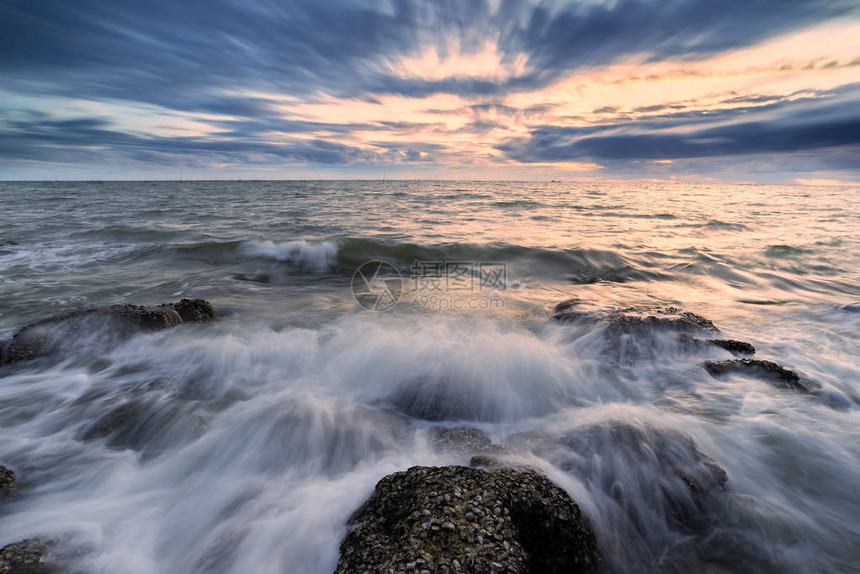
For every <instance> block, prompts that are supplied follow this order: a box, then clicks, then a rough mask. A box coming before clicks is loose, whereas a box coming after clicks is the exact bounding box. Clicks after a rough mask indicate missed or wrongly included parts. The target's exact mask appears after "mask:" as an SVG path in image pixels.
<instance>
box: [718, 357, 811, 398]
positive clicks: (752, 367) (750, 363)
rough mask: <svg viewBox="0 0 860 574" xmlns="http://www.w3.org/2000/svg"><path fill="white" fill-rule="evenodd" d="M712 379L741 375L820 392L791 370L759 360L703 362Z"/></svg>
mask: <svg viewBox="0 0 860 574" xmlns="http://www.w3.org/2000/svg"><path fill="white" fill-rule="evenodd" d="M702 366H703V367H704V368H705V370H706V371H708V373H710V374H711V376H713V377H718V376H721V375H727V374H732V373H742V374H746V375H749V376H753V377H757V378H760V379H764V380H765V381H767V382H769V383H771V384H773V385H775V386H777V387H780V388H783V389H791V390H794V391H799V392H801V393H807V394H814V393H817V392H818V391H820V390H821V385H819V384H818V383H816V382H814V381H810V380H808V379H806V378H804V377H801V376H800V375H798V374H797V373H796V372H794V371H792V370H791V369H787V368H785V367H783V366H782V365H780V364H778V363H774V362H773V361H763V360H760V359H734V360H730V361H705V362H704V363H702Z"/></svg>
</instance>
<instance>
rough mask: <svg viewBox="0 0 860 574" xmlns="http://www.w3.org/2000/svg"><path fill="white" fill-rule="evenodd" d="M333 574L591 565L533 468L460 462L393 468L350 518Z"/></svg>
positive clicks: (571, 518) (541, 572) (573, 522)
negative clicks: (481, 466) (478, 466)
mask: <svg viewBox="0 0 860 574" xmlns="http://www.w3.org/2000/svg"><path fill="white" fill-rule="evenodd" d="M349 526H350V531H349V533H348V534H347V536H346V538H344V540H343V542H342V543H341V547H340V551H341V556H340V560H339V562H338V565H337V569H336V573H337V574H358V573H363V572H415V573H420V572H421V571H427V572H451V573H454V572H467V573H468V572H482V573H483V572H488V573H489V572H505V573H506V572H511V573H515V574H516V573H525V572H531V573H532V574H549V573H556V572H557V573H562V572H565V573H576V572H590V571H592V570H593V569H594V568H595V566H596V565H597V563H598V562H599V560H600V553H599V551H598V548H597V542H596V539H595V537H594V534H593V533H592V531H591V528H590V526H589V523H588V521H587V519H586V518H585V517H583V516H582V514H581V512H580V510H579V507H578V506H577V505H576V503H575V502H574V501H573V500H571V499H570V497H569V496H568V495H567V493H565V492H564V491H563V490H561V489H560V488H558V487H557V486H555V485H553V484H552V483H551V482H550V481H549V480H548V479H547V478H546V477H544V476H542V475H540V474H537V473H535V472H524V471H521V470H512V469H504V470H498V471H492V472H491V471H485V470H478V469H473V468H467V467H462V466H447V467H439V468H433V467H413V468H410V469H409V470H407V471H405V472H398V473H394V474H391V475H389V476H387V477H385V478H383V479H382V480H380V481H379V483H378V484H377V485H376V490H375V491H374V493H373V495H371V497H370V498H369V499H368V501H367V502H365V504H364V505H363V506H362V507H361V508H359V509H358V510H357V511H356V512H355V514H353V516H352V518H350V520H349Z"/></svg>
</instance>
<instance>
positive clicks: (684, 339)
mask: <svg viewBox="0 0 860 574" xmlns="http://www.w3.org/2000/svg"><path fill="white" fill-rule="evenodd" d="M678 340H679V341H680V342H681V345H682V347H684V350H686V351H690V352H693V351H700V350H702V349H704V348H706V347H708V346H714V347H719V348H721V349H725V350H726V351H729V352H730V353H733V354H735V355H754V354H755V347H754V346H753V345H752V344H751V343H747V342H746V341H739V340H737V339H699V338H696V337H693V336H692V335H690V334H687V333H682V334H681V335H680V336H679V337H678Z"/></svg>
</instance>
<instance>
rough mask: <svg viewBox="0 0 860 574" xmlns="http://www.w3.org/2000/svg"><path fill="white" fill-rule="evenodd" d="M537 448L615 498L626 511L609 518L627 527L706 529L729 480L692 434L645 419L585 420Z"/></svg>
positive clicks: (550, 458)
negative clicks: (591, 422)
mask: <svg viewBox="0 0 860 574" xmlns="http://www.w3.org/2000/svg"><path fill="white" fill-rule="evenodd" d="M536 454H538V455H539V456H541V457H542V458H545V459H546V460H548V461H549V462H551V463H552V464H553V465H555V466H556V467H558V468H560V469H562V470H564V471H566V472H570V473H572V474H574V475H576V476H579V477H583V478H584V479H585V480H586V481H587V482H588V484H590V485H592V486H591V488H594V489H597V490H599V491H601V492H602V493H603V495H602V496H606V497H607V498H608V499H610V500H614V501H615V502H616V503H617V504H618V509H623V510H624V512H625V513H626V515H619V516H616V517H614V518H613V520H619V521H623V522H622V523H623V524H624V525H631V527H632V526H633V525H637V524H638V525H643V524H649V525H652V526H651V528H656V527H657V526H658V525H659V526H660V527H661V528H666V529H667V530H669V531H675V532H678V531H680V532H684V533H705V532H706V531H707V528H706V526H707V524H708V522H709V520H710V519H711V515H712V514H713V512H712V509H713V507H714V503H715V502H716V500H715V499H716V498H718V495H719V494H721V493H722V492H723V491H724V488H725V485H726V482H727V481H728V475H727V473H726V472H725V470H723V469H722V468H721V467H720V466H719V465H718V464H717V463H716V461H714V460H713V459H712V458H711V457H709V456H708V455H706V454H704V453H703V452H701V451H700V450H699V448H698V447H697V445H696V443H695V441H694V440H693V438H692V437H691V436H689V435H687V434H686V433H683V432H680V431H676V430H673V429H667V428H660V427H655V426H652V425H646V424H637V423H629V422H609V423H603V424H599V425H588V426H585V427H581V428H577V429H575V430H573V431H571V432H569V433H567V434H566V435H564V436H562V437H561V438H560V439H558V440H556V441H552V440H549V441H546V445H545V446H544V447H543V448H540V447H538V448H537V449H536ZM634 500H637V501H639V503H638V504H633V503H632V501H634ZM639 529H641V527H636V528H635V530H639ZM630 536H631V537H635V534H633V532H631V533H630Z"/></svg>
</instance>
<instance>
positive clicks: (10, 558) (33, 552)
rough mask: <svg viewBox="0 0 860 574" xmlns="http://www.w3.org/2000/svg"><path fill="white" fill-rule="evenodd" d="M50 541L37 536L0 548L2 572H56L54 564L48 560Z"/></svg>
mask: <svg viewBox="0 0 860 574" xmlns="http://www.w3.org/2000/svg"><path fill="white" fill-rule="evenodd" d="M49 554H50V543H49V542H47V541H44V540H39V539H37V538H31V539H28V540H22V541H21V542H15V543H13V544H7V545H6V546H4V547H3V548H0V574H55V573H57V572H59V568H57V567H56V566H55V565H53V564H49V563H47V562H46V559H47V557H48V556H49Z"/></svg>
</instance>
